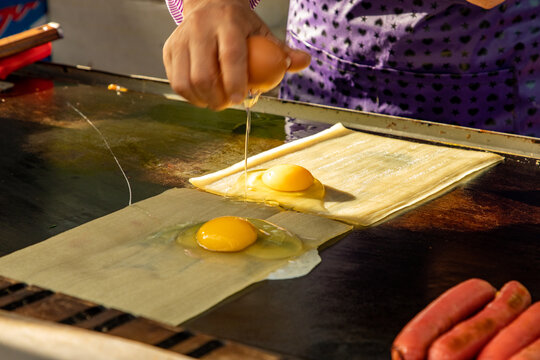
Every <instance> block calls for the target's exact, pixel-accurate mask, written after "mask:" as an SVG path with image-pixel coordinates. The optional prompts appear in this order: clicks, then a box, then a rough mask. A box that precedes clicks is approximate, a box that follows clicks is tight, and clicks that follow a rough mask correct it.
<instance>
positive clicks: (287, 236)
mask: <svg viewBox="0 0 540 360" xmlns="http://www.w3.org/2000/svg"><path fill="white" fill-rule="evenodd" d="M176 242H177V243H179V244H181V245H183V246H185V247H186V248H191V249H193V248H199V249H205V251H209V252H225V253H240V254H246V255H249V256H254V257H258V258H262V259H283V258H288V257H294V256H296V255H299V254H300V253H301V252H302V249H303V245H302V240H300V239H299V238H298V237H296V236H295V235H294V234H292V233H290V232H289V231H287V230H286V229H283V228H281V227H279V226H277V225H274V224H272V223H270V222H268V221H265V220H261V219H252V218H244V217H238V216H221V217H217V218H214V219H211V220H209V221H207V222H205V223H201V224H190V225H185V226H183V227H181V228H180V229H179V233H178V235H177V237H176Z"/></svg>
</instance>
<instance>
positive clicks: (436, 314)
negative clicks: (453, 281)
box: [392, 279, 495, 360]
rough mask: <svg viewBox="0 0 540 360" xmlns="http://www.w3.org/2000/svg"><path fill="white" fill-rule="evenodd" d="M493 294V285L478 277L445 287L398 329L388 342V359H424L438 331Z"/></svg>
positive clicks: (460, 318) (484, 302) (488, 299)
mask: <svg viewBox="0 0 540 360" xmlns="http://www.w3.org/2000/svg"><path fill="white" fill-rule="evenodd" d="M494 296H495V288H493V286H491V285H490V284H489V283H488V282H487V281H484V280H481V279H469V280H466V281H464V282H462V283H460V284H458V285H456V286H454V287H452V288H450V289H448V290H446V291H445V292H444V293H443V294H442V295H440V296H439V297H438V298H437V299H435V300H434V301H432V302H431V303H430V304H429V305H428V306H427V307H426V308H425V309H424V310H422V311H421V312H420V313H418V314H417V315H416V316H415V317H414V318H413V319H412V320H411V321H409V323H408V324H407V325H406V326H405V327H404V328H403V329H402V330H401V332H400V333H399V334H398V336H397V337H396V339H395V340H394V343H393V345H392V359H393V360H423V359H425V357H426V354H427V350H428V348H429V345H431V343H432V342H433V341H434V340H435V339H436V338H437V337H438V336H439V335H441V334H443V333H444V332H446V331H448V330H449V329H450V328H452V326H454V325H455V324H457V323H459V322H460V321H462V320H463V319H465V318H467V317H469V316H470V315H472V314H473V313H475V312H476V311H478V310H479V309H481V308H482V307H484V305H486V304H487V303H488V302H489V301H491V300H492V299H493V297H494Z"/></svg>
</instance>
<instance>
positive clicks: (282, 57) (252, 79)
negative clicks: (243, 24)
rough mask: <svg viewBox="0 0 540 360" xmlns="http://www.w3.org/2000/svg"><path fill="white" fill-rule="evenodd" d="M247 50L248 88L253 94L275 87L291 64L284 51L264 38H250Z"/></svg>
mask: <svg viewBox="0 0 540 360" xmlns="http://www.w3.org/2000/svg"><path fill="white" fill-rule="evenodd" d="M247 50H248V58H247V63H248V87H249V89H250V90H251V91H252V92H253V93H259V92H266V91H268V90H271V89H273V88H274V87H276V86H277V85H278V84H279V83H280V82H281V80H282V79H283V76H284V75H285V72H286V71H287V69H288V68H289V65H290V64H291V60H290V58H289V57H288V56H287V54H286V53H285V51H283V49H282V48H281V47H280V46H279V45H278V44H276V43H275V42H274V41H272V40H270V39H268V38H267V37H264V36H250V37H249V38H248V39H247Z"/></svg>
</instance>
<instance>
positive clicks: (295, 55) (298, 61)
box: [285, 46, 311, 72]
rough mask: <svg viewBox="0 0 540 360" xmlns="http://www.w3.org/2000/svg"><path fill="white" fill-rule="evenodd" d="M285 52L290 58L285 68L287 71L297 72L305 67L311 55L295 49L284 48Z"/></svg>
mask: <svg viewBox="0 0 540 360" xmlns="http://www.w3.org/2000/svg"><path fill="white" fill-rule="evenodd" d="M285 52H286V53H287V55H288V56H289V58H290V59H291V65H289V68H288V69H287V71H288V72H298V71H300V70H303V69H305V68H307V67H308V66H309V64H310V62H311V55H309V54H308V53H307V52H305V51H302V50H297V49H291V48H290V47H288V46H287V47H286V48H285Z"/></svg>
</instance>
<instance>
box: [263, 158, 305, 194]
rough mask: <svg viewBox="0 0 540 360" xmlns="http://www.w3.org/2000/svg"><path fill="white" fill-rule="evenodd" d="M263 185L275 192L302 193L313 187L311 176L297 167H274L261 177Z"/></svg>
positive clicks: (303, 169) (287, 165) (284, 165)
mask: <svg viewBox="0 0 540 360" xmlns="http://www.w3.org/2000/svg"><path fill="white" fill-rule="evenodd" d="M262 181H263V183H264V185H266V186H268V187H269V188H271V189H274V190H277V191H302V190H306V189H307V188H309V187H310V186H311V185H313V181H314V178H313V175H311V173H310V172H309V170H307V169H306V168H303V167H302V166H299V165H289V164H283V165H276V166H273V167H271V168H270V169H268V170H266V171H265V172H264V174H263V176H262Z"/></svg>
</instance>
